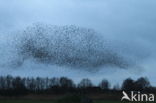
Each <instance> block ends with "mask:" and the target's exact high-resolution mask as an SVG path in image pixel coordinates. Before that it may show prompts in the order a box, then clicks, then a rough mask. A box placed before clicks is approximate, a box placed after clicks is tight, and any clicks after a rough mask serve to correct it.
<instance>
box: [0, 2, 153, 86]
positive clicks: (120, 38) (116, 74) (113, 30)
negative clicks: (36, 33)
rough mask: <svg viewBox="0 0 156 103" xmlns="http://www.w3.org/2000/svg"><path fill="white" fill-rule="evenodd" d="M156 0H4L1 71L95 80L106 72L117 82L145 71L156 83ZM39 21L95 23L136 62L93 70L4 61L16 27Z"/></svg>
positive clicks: (0, 24)
mask: <svg viewBox="0 0 156 103" xmlns="http://www.w3.org/2000/svg"><path fill="white" fill-rule="evenodd" d="M155 5H156V1H155V0H0V54H1V55H3V56H2V58H0V74H1V75H2V74H3V75H6V74H12V75H20V76H44V77H46V76H49V77H53V76H68V77H70V78H73V79H74V80H75V81H76V82H78V81H80V80H81V79H82V78H86V77H88V78H90V79H91V80H92V81H93V82H95V83H97V82H98V81H100V80H101V79H102V78H106V79H108V80H110V81H111V83H113V84H116V83H121V80H123V79H125V78H127V77H132V78H134V79H136V78H138V77H140V76H145V77H148V78H149V80H150V81H151V83H152V84H153V85H156V79H155V77H156V75H155V73H156V70H155V68H156V64H155V61H156V54H155V53H156V46H155V44H156V6H155ZM36 22H40V23H45V24H52V25H58V26H63V25H76V26H80V27H84V28H92V29H94V30H95V31H97V32H98V33H99V34H101V35H102V36H103V38H104V39H106V40H108V41H109V42H110V44H111V46H112V47H113V48H115V49H114V50H116V51H118V52H120V53H122V54H123V55H124V56H125V57H127V58H128V59H132V60H134V62H136V63H137V65H136V66H135V67H133V68H129V69H126V70H125V69H117V68H108V69H101V70H100V71H98V72H94V73H92V72H88V71H83V70H73V69H68V68H66V67H61V66H56V65H47V64H46V65H45V64H40V63H36V62H32V61H31V60H27V61H25V63H24V64H23V65H22V66H21V67H20V68H16V67H12V68H11V67H8V66H4V65H6V63H8V62H9V59H8V58H10V57H11V56H12V55H13V54H12V53H13V51H14V49H12V48H13V46H12V41H17V40H14V39H13V36H14V35H16V33H15V32H17V31H20V30H23V29H24V28H26V27H27V26H30V25H32V24H33V23H36ZM32 68H34V69H32ZM52 68H53V69H52ZM60 71H61V73H60ZM121 74H122V75H121Z"/></svg>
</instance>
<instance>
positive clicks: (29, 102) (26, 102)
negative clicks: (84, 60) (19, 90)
mask: <svg viewBox="0 0 156 103" xmlns="http://www.w3.org/2000/svg"><path fill="white" fill-rule="evenodd" d="M0 103H56V102H54V101H48V100H0ZM94 103H139V102H120V101H95V102H94ZM140 103H147V102H140ZM149 103H156V102H149Z"/></svg>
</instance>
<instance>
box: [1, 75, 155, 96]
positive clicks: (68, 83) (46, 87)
mask: <svg viewBox="0 0 156 103" xmlns="http://www.w3.org/2000/svg"><path fill="white" fill-rule="evenodd" d="M121 90H125V91H146V92H151V91H152V92H154V91H155V92H156V88H155V87H152V86H151V85H150V82H149V81H148V79H147V78H145V77H141V78H139V79H137V80H133V79H131V78H127V79H126V80H124V81H123V83H122V85H121V86H118V85H115V86H114V87H113V88H111V84H110V82H109V81H108V80H106V79H103V80H102V81H101V82H100V83H99V84H98V85H94V84H93V83H92V81H91V80H90V79H88V78H85V79H82V80H81V81H80V82H79V83H78V84H75V83H74V82H73V80H72V79H69V78H67V77H60V78H56V77H54V78H41V77H36V78H28V77H27V78H26V77H23V78H22V77H13V76H10V75H8V76H0V95H2V96H21V95H27V94H64V93H82V94H85V93H103V92H117V91H121Z"/></svg>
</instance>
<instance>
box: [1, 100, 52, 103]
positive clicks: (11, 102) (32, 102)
mask: <svg viewBox="0 0 156 103" xmlns="http://www.w3.org/2000/svg"><path fill="white" fill-rule="evenodd" d="M0 103H55V102H53V101H48V100H0Z"/></svg>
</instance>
